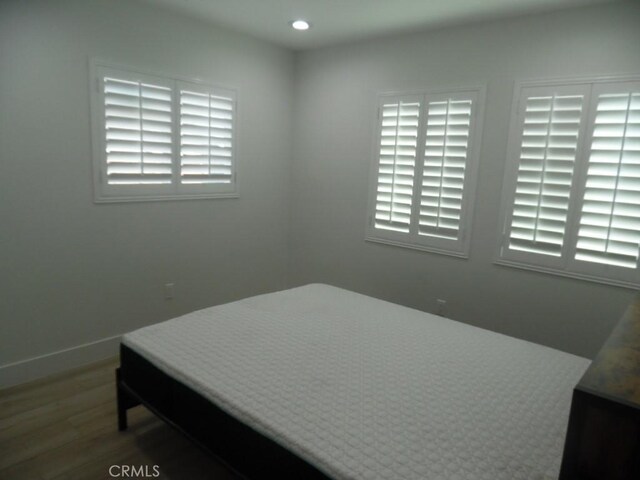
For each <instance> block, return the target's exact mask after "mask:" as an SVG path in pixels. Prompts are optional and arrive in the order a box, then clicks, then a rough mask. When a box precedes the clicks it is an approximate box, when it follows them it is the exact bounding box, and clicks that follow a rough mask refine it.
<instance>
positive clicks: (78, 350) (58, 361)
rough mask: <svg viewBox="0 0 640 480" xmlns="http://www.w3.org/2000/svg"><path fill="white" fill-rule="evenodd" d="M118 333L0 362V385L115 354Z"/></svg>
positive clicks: (50, 373)
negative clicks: (27, 357)
mask: <svg viewBox="0 0 640 480" xmlns="http://www.w3.org/2000/svg"><path fill="white" fill-rule="evenodd" d="M120 337H121V336H120V335H115V336H113V337H108V338H103V339H102V340H98V341H96V342H91V343H85V344H84V345H78V346H77V347H71V348H67V349H65V350H59V351H57V352H53V353H49V354H47V355H41V356H39V357H34V358H29V359H27V360H21V361H19V362H15V363H8V364H6V365H2V366H0V389H1V388H7V387H12V386H14V385H19V384H21V383H26V382H31V381H33V380H37V379H38V378H42V377H46V376H48V375H54V374H56V373H60V372H64V371H65V370H71V369H73V368H77V367H81V366H83V365H86V364H89V363H93V362H97V361H100V360H104V359H106V358H109V357H113V356H115V355H117V354H118V345H119V344H120Z"/></svg>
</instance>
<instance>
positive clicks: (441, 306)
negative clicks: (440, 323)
mask: <svg viewBox="0 0 640 480" xmlns="http://www.w3.org/2000/svg"><path fill="white" fill-rule="evenodd" d="M436 302H437V307H436V315H440V316H443V315H444V309H445V307H446V306H447V301H446V300H443V299H442V298H439V299H438V300H436Z"/></svg>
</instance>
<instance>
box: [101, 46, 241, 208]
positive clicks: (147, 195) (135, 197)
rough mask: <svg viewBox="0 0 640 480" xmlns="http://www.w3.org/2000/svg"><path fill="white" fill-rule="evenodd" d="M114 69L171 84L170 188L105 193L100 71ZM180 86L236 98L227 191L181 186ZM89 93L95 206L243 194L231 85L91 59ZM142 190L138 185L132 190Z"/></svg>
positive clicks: (103, 128) (235, 95)
mask: <svg viewBox="0 0 640 480" xmlns="http://www.w3.org/2000/svg"><path fill="white" fill-rule="evenodd" d="M109 69H112V70H115V71H118V73H119V74H123V73H124V74H125V75H126V74H130V75H131V77H140V78H145V79H150V80H152V81H160V82H161V84H167V83H172V115H173V118H172V125H173V127H172V128H173V141H172V151H173V163H172V164H173V177H174V181H173V183H172V185H169V186H168V187H169V188H163V187H162V186H151V188H149V187H148V186H146V187H142V188H144V190H145V191H144V192H141V193H139V194H138V193H136V194H132V193H130V192H131V190H132V189H129V188H126V189H124V188H123V189H118V188H113V187H114V186H113V185H110V186H108V188H107V189H106V191H105V188H104V187H105V186H106V184H105V183H103V178H106V177H105V171H104V169H105V161H104V151H105V136H104V131H105V125H104V115H103V112H104V90H103V88H102V80H101V78H100V75H99V72H100V71H101V70H109ZM180 84H192V85H195V86H199V87H200V88H206V89H207V90H208V91H210V92H226V93H229V94H232V95H233V98H234V110H233V135H234V140H233V152H234V153H233V163H232V172H233V173H232V178H233V182H232V184H231V186H230V188H228V189H225V190H227V191H215V192H212V191H206V190H203V189H202V188H200V189H198V188H188V187H186V188H185V186H184V185H181V184H180V182H179V181H178V179H179V172H180V119H179V110H180V104H179V102H180V99H179V92H178V86H179V85H180ZM89 91H90V109H91V110H90V119H91V120H90V121H91V152H92V177H93V194H94V202H95V203H123V202H155V201H170V200H198V199H213V198H220V199H224V198H238V197H239V195H240V191H239V185H238V159H239V158H240V155H239V142H238V131H239V128H238V124H239V119H238V90H237V89H236V88H231V87H228V86H220V85H217V84H214V83H213V82H210V81H207V80H205V79H201V78H190V77H184V76H181V75H175V74H170V73H163V72H157V71H149V70H144V69H139V68H135V67H131V66H129V65H122V64H118V63H113V62H109V61H106V60H102V59H97V58H90V59H89ZM133 188H135V189H138V190H139V189H140V186H139V185H136V186H135V187H133Z"/></svg>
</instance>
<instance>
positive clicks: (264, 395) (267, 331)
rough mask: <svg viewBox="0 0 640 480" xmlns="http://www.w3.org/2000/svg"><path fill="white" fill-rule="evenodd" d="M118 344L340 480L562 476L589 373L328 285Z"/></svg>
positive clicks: (146, 331) (170, 324) (234, 306)
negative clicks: (576, 392)
mask: <svg viewBox="0 0 640 480" xmlns="http://www.w3.org/2000/svg"><path fill="white" fill-rule="evenodd" d="M123 343H124V344H126V345H127V346H128V347H130V348H132V349H134V350H135V351H136V352H138V353H140V354H141V355H142V356H144V357H145V358H147V359H148V360H149V361H151V362H152V363H153V364H155V365H156V366H157V367H158V368H160V369H161V370H163V371H164V372H165V373H167V374H169V375H171V376H172V377H174V378H175V379H177V380H179V381H181V382H182V383H184V384H185V385H187V386H189V387H191V388H192V389H194V390H195V391H197V392H199V393H200V394H201V395H203V396H204V397H206V398H208V399H210V400H211V401H212V402H214V403H215V404H216V405H218V406H219V407H220V408H222V409H224V410H226V411H227V412H228V413H229V414H231V415H233V416H235V417H236V418H237V419H239V420H241V421H243V422H244V423H246V424H248V425H250V426H251V427H253V428H254V429H255V430H257V431H259V432H261V433H263V434H266V435H267V436H269V437H270V438H271V439H273V440H275V441H276V442H278V443H280V444H281V445H283V446H284V447H286V448H288V449H289V450H290V451H292V452H294V453H296V454H297V455H298V456H300V457H302V458H304V459H305V460H307V461H308V462H309V463H311V464H313V465H315V466H316V467H317V468H319V469H320V470H322V471H324V472H325V473H327V474H328V475H329V476H331V477H333V478H335V479H336V480H347V479H367V480H373V479H376V480H382V479H387V480H392V479H393V480H397V479H403V480H404V479H406V480H409V479H414V480H425V479H428V480H462V479H469V480H471V479H473V480H520V479H522V480H524V479H527V480H543V479H555V478H557V476H558V472H559V468H560V461H561V456H562V449H563V444H564V435H565V431H566V426H567V421H568V416H569V407H570V402H571V394H572V389H573V387H574V385H575V384H576V383H577V382H578V380H579V378H580V377H581V375H582V374H583V373H584V371H585V370H586V368H587V366H588V364H589V362H588V361H587V360H585V359H583V358H580V357H576V356H574V355H570V354H567V353H563V352H560V351H557V350H553V349H550V348H547V347H543V346H540V345H536V344H533V343H529V342H525V341H522V340H518V339H515V338H511V337H507V336H504V335H500V334H497V333H493V332H490V331H487V330H483V329H480V328H476V327H472V326H469V325H466V324H462V323H459V322H456V321H453V320H448V319H445V318H442V317H438V316H435V315H430V314H428V313H424V312H420V311H417V310H413V309H410V308H406V307H402V306H399V305H395V304H392V303H388V302H384V301H381V300H377V299H374V298H371V297H367V296H364V295H359V294H356V293H353V292H349V291H346V290H342V289H339V288H335V287H331V286H328V285H320V284H314V285H307V286H304V287H299V288H294V289H291V290H285V291H282V292H277V293H271V294H267V295H260V296H257V297H252V298H248V299H245V300H241V301H238V302H234V303H229V304H226V305H220V306H216V307H211V308H207V309H204V310H200V311H197V312H193V313H190V314H188V315H184V316H182V317H179V318H175V319H172V320H168V321H166V322H162V323H159V324H156V325H153V326H149V327H145V328H142V329H140V330H137V331H134V332H132V333H129V334H127V335H125V336H124V338H123Z"/></svg>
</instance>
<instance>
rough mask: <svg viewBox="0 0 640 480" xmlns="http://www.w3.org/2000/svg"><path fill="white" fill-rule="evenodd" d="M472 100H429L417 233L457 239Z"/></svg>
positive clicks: (467, 153) (467, 152)
mask: <svg viewBox="0 0 640 480" xmlns="http://www.w3.org/2000/svg"><path fill="white" fill-rule="evenodd" d="M473 106H474V105H473V100H472V99H470V98H462V99H453V98H444V99H438V100H432V101H428V104H427V119H426V121H427V127H426V135H425V149H424V161H423V171H422V185H421V191H420V210H419V219H418V234H420V235H431V236H437V237H442V238H448V239H457V238H458V237H459V234H460V227H461V224H460V221H461V214H462V205H463V193H464V185H465V170H466V168H467V161H468V156H469V141H470V134H471V120H472V113H473V112H472V110H473Z"/></svg>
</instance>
